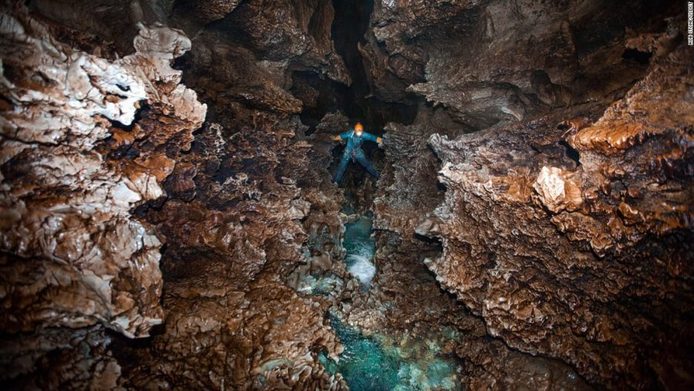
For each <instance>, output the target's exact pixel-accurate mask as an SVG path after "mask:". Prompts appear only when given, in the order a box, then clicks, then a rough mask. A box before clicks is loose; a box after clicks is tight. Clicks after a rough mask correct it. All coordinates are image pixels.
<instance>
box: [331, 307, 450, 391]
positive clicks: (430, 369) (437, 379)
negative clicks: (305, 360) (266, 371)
mask: <svg viewBox="0 0 694 391" xmlns="http://www.w3.org/2000/svg"><path fill="white" fill-rule="evenodd" d="M331 324H332V326H333V329H334V330H335V332H336V334H337V336H338V337H339V338H340V341H341V342H342V344H343V345H344V347H345V350H344V352H342V354H341V355H340V359H339V361H338V362H335V361H333V360H331V359H329V358H328V357H327V356H326V355H324V354H322V355H321V356H320V361H321V363H322V364H323V366H325V368H326V369H327V370H328V372H330V373H332V374H335V373H340V374H342V376H343V377H344V379H345V381H346V382H347V384H348V385H349V388H350V390H352V391H381V390H383V391H386V390H396V391H406V390H407V391H409V390H413V391H414V390H421V391H430V390H458V389H460V387H459V385H458V384H459V382H458V381H457V378H456V369H457V365H456V364H455V363H454V362H453V361H449V360H446V359H444V358H442V357H439V356H438V354H437V353H438V347H437V346H436V345H435V344H433V343H431V341H413V343H410V344H404V345H398V346H395V345H394V344H392V343H388V342H387V339H388V338H387V337H384V336H375V337H366V336H364V335H362V334H361V333H359V332H358V331H356V330H354V329H352V328H350V327H348V326H346V325H344V324H343V323H342V322H340V321H339V320H338V319H337V318H336V317H331Z"/></svg>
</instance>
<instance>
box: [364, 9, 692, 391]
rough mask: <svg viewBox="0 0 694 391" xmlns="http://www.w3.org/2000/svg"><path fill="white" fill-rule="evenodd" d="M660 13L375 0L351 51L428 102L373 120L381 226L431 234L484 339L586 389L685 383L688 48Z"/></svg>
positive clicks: (392, 87)
mask: <svg viewBox="0 0 694 391" xmlns="http://www.w3.org/2000/svg"><path fill="white" fill-rule="evenodd" d="M669 6H670V5H667V4H660V5H654V4H648V3H646V2H637V3H635V4H633V5H630V7H617V6H616V5H610V4H606V3H604V2H560V3H552V4H547V3H537V2H532V4H531V3H530V2H526V3H519V2H505V1H492V2H481V3H477V2H475V3H473V2H464V1H461V2H444V1H441V2H433V3H432V2H426V4H425V2H417V1H411V2H390V1H382V2H376V5H375V10H374V14H373V16H372V22H371V24H372V27H373V30H372V31H373V34H372V35H368V36H367V38H368V43H367V44H366V45H363V46H362V52H363V53H364V54H365V59H364V62H365V65H366V66H367V69H370V72H369V75H370V78H371V83H372V85H373V88H374V91H375V93H377V94H379V95H380V96H381V97H382V98H383V99H391V100H393V101H401V102H404V101H407V100H410V99H412V98H411V95H408V94H412V93H415V94H422V95H424V96H425V97H426V99H427V101H429V102H430V103H431V105H432V107H433V108H427V109H426V110H422V109H420V118H418V119H417V120H416V121H415V123H414V124H413V125H412V126H409V127H403V126H400V125H397V124H391V125H389V127H386V131H387V132H386V135H385V140H386V167H392V168H386V169H385V170H386V171H385V175H384V179H382V180H381V181H380V182H379V189H378V191H377V194H379V196H378V197H377V198H376V200H375V204H374V207H375V211H376V213H377V216H376V217H377V218H376V222H377V224H378V226H379V227H380V228H382V229H385V230H387V231H392V232H397V233H399V234H401V235H402V236H404V237H408V236H410V235H412V236H414V235H416V234H419V235H424V236H428V237H430V238H432V239H434V238H438V239H440V240H441V243H442V245H443V254H442V255H441V256H433V257H431V258H429V259H428V260H427V264H428V265H429V268H430V269H431V270H432V271H433V272H434V273H435V274H436V276H437V279H438V280H439V282H440V283H441V285H442V286H443V287H445V288H446V289H448V290H449V291H451V292H452V293H454V294H455V295H456V296H457V297H458V299H459V300H460V301H461V302H462V303H464V304H465V306H466V307H467V308H469V309H470V310H472V312H473V313H475V314H477V315H479V316H481V317H482V318H483V319H484V322H485V325H486V328H487V331H488V332H489V333H490V334H491V335H494V336H499V337H501V339H502V340H503V341H504V342H505V343H507V344H508V345H509V346H511V347H512V348H515V349H519V350H521V351H524V352H530V353H533V354H542V355H547V356H551V357H557V358H560V359H562V360H563V361H564V362H567V363H570V364H571V365H572V366H574V367H575V368H577V369H578V371H579V373H580V374H581V375H583V376H585V377H586V378H587V380H589V381H590V382H591V383H593V384H604V385H608V386H611V387H624V386H628V387H632V388H650V387H655V386H656V385H658V386H660V387H665V388H675V389H676V388H681V387H686V385H688V384H691V382H692V379H691V378H690V377H689V376H688V375H687V374H686V373H687V368H691V364H692V363H691V355H690V353H689V352H690V351H691V347H689V346H688V345H687V344H688V342H687V341H689V340H690V339H691V338H690V335H689V331H688V330H691V324H690V322H689V321H688V319H689V318H690V317H691V309H692V295H691V287H690V286H689V284H688V282H687V281H688V280H689V278H690V277H691V273H692V270H691V267H690V264H691V255H690V253H691V252H690V249H689V245H688V243H690V242H691V232H692V231H691V223H690V221H691V206H690V205H691V200H692V194H691V188H692V186H691V153H690V152H689V151H688V145H690V140H691V137H692V129H691V125H690V123H691V119H690V118H689V117H690V115H689V112H691V108H692V107H691V106H692V99H691V66H692V64H691V61H690V60H688V59H691V58H692V50H691V48H688V47H686V46H685V45H684V43H683V42H682V35H681V31H682V29H683V26H684V25H685V24H684V20H683V19H682V17H681V10H678V11H679V12H676V11H674V10H673V9H672V8H668V7H669ZM670 15H678V17H675V18H669V19H668V17H669V16H670ZM589 19H590V20H589ZM451 59H456V61H451ZM458 59H459V61H458ZM638 80H640V81H638ZM637 81H638V82H637ZM634 83H636V84H634ZM613 102H614V103H613ZM427 111H429V112H431V113H437V112H438V114H435V115H434V114H427V115H426V116H425V115H424V114H425V113H426V112H427ZM479 129H483V130H480V131H478V132H475V131H477V130H479ZM469 132H475V133H470V134H466V133H469ZM427 138H428V140H426V139H427ZM427 141H428V144H429V145H430V146H431V147H432V148H433V150H434V152H435V156H434V155H433V154H431V151H429V150H428V149H427V148H425V147H423V145H427ZM437 158H438V159H440V162H437V161H436V159H437ZM437 164H438V165H439V167H440V172H439V177H438V179H439V180H440V181H441V183H442V184H443V186H445V200H443V201H442V202H441V205H440V206H438V207H432V206H431V205H430V204H431V203H432V202H431V201H432V200H437V199H439V198H438V197H440V193H437V191H436V189H437V188H436V181H435V180H434V179H433V178H432V176H431V175H430V174H429V172H430V168H431V166H432V165H437ZM391 170H392V173H391ZM473 178H474V179H473ZM432 211H433V213H432ZM461 346H462V344H461ZM477 384H478V385H479V384H480V383H477Z"/></svg>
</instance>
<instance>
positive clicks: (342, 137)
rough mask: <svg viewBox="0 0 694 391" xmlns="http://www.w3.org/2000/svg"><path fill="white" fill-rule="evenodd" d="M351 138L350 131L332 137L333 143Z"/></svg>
mask: <svg viewBox="0 0 694 391" xmlns="http://www.w3.org/2000/svg"><path fill="white" fill-rule="evenodd" d="M350 137H352V131H351V130H348V131H346V132H342V133H340V134H339V135H337V136H333V140H335V141H342V140H347V139H348V138H350Z"/></svg>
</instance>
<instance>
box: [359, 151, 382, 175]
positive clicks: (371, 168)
mask: <svg viewBox="0 0 694 391" xmlns="http://www.w3.org/2000/svg"><path fill="white" fill-rule="evenodd" d="M356 158H357V161H358V162H359V164H361V165H362V166H364V168H365V169H366V171H368V172H369V174H371V175H373V176H374V177H375V178H376V179H378V178H379V177H380V175H379V174H378V171H376V168H375V167H374V166H373V164H371V162H370V161H369V159H367V158H366V155H365V154H364V151H363V150H362V149H359V150H358V151H357V152H356Z"/></svg>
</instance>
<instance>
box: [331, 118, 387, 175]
mask: <svg viewBox="0 0 694 391" xmlns="http://www.w3.org/2000/svg"><path fill="white" fill-rule="evenodd" d="M334 140H335V141H347V146H346V147H345V150H344V152H343V153H342V159H341V160H340V165H339V166H338V167H337V171H336V172H335V176H334V177H333V181H334V182H335V183H337V184H339V183H340V182H341V181H342V177H343V176H344V175H345V171H346V170H347V165H348V164H349V160H350V159H352V160H353V161H357V162H359V164H361V165H362V166H363V167H364V168H365V169H366V171H368V172H369V174H371V175H373V176H374V177H375V178H376V179H378V177H379V174H378V171H376V168H375V167H374V166H373V164H371V162H370V161H369V159H367V158H366V154H365V153H364V150H363V149H361V144H362V142H364V140H367V141H373V142H375V143H377V144H378V146H379V147H380V146H381V145H383V139H382V138H381V137H377V136H374V135H373V134H371V133H369V132H364V126H363V125H362V124H361V123H359V122H357V123H356V124H355V125H354V128H353V129H350V130H348V131H346V132H343V133H340V134H339V135H337V136H335V137H334Z"/></svg>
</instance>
